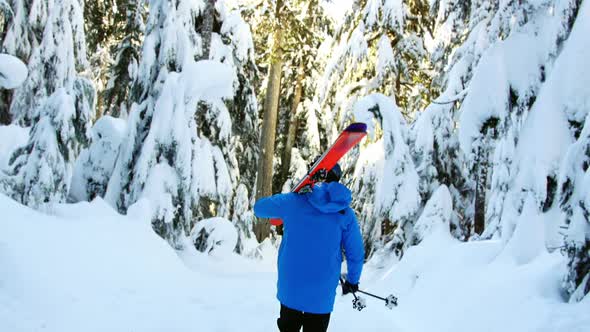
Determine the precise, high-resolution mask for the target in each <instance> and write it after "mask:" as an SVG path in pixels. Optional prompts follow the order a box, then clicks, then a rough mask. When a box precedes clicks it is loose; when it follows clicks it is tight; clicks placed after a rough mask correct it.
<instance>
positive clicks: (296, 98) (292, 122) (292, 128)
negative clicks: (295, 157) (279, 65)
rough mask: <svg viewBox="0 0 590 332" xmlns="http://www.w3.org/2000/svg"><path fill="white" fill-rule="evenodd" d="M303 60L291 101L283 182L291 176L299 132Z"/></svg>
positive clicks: (282, 172)
mask: <svg viewBox="0 0 590 332" xmlns="http://www.w3.org/2000/svg"><path fill="white" fill-rule="evenodd" d="M303 69H304V66H303V62H302V63H300V64H299V69H298V73H297V83H296V84H295V94H294V95H293V102H292V103H291V112H290V113H289V130H288V132H287V142H286V143H285V151H284V153H283V167H282V169H281V176H282V177H283V179H282V180H283V182H284V181H286V180H287V178H288V177H289V167H290V166H291V150H292V149H293V145H295V134H296V133H297V126H298V122H299V121H297V108H298V107H299V104H300V103H301V96H302V94H303V78H304V77H305V75H304V72H303Z"/></svg>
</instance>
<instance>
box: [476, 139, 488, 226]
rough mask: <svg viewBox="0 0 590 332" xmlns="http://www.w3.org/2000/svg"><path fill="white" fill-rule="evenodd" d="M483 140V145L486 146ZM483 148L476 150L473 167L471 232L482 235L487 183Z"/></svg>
mask: <svg viewBox="0 0 590 332" xmlns="http://www.w3.org/2000/svg"><path fill="white" fill-rule="evenodd" d="M487 143H488V142H487V140H484V143H483V144H482V145H484V144H487ZM487 152H488V151H487V149H486V148H485V147H484V146H479V147H478V149H477V157H476V160H475V162H476V165H475V206H474V211H473V212H474V213H473V231H474V232H475V233H477V234H478V235H481V234H483V231H484V229H485V223H486V187H487V182H488V153H487Z"/></svg>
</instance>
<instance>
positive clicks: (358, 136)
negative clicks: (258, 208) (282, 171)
mask: <svg viewBox="0 0 590 332" xmlns="http://www.w3.org/2000/svg"><path fill="white" fill-rule="evenodd" d="M366 135H367V125H366V124H364V123H353V124H351V125H349V126H348V127H346V129H344V131H342V133H340V135H339V136H338V138H337V139H336V141H334V143H333V144H332V146H331V147H330V148H329V149H328V150H327V151H326V152H324V154H322V155H321V156H320V157H319V158H318V160H316V162H315V163H314V164H313V165H312V166H311V169H310V170H309V171H308V172H307V174H306V175H305V176H304V177H303V179H301V181H299V183H297V185H296V186H295V187H294V188H293V189H292V190H291V192H298V191H299V190H301V189H302V188H305V187H306V186H313V185H314V183H315V182H317V179H318V175H320V176H319V177H320V178H321V176H325V173H327V171H329V170H331V169H332V167H334V166H335V165H336V164H337V163H338V161H339V160H340V158H342V157H343V156H344V155H345V154H346V153H347V152H348V151H350V150H351V149H352V148H353V147H355V146H356V145H357V144H358V143H359V142H360V141H361V140H362V139H363V137H365V136H366ZM270 223H271V224H272V225H275V226H278V225H281V224H283V221H282V220H281V219H271V220H270Z"/></svg>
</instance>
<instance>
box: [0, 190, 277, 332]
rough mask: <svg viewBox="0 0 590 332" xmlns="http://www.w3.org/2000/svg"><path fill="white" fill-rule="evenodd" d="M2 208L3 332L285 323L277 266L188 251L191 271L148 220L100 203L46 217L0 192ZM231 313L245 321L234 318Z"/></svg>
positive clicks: (263, 327)
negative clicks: (278, 301) (280, 309)
mask: <svg viewBox="0 0 590 332" xmlns="http://www.w3.org/2000/svg"><path fill="white" fill-rule="evenodd" d="M0 211H2V215H3V217H2V218H0V228H1V229H2V232H0V331H11V332H20V331H23V332H24V331H27V332H30V331H40V330H43V331H55V332H69V331H86V332H94V331H97V332H98V331H113V332H128V331H142V332H143V331H146V332H147V331H175V332H183V331H186V332H189V331H195V329H198V330H200V331H226V332H230V331H271V330H273V328H274V327H275V326H276V321H275V317H276V315H278V305H277V304H276V300H275V299H274V292H275V281H274V278H275V272H273V270H271V269H268V268H267V265H264V266H262V265H261V266H255V267H252V266H250V267H249V262H248V261H247V260H245V259H244V258H242V257H239V256H235V255H234V256H231V257H228V258H224V259H221V258H219V257H217V259H216V260H215V261H213V260H212V259H210V258H208V256H206V255H203V254H200V253H198V252H196V251H195V250H192V251H190V252H189V251H187V252H183V253H180V254H181V256H183V258H185V257H192V258H193V261H192V262H193V263H195V265H193V266H192V267H193V268H194V269H195V270H196V271H192V270H191V269H189V268H188V267H187V266H186V265H185V264H183V260H181V259H180V258H179V256H178V255H177V253H175V252H174V250H173V249H172V248H171V247H170V245H169V244H168V243H167V242H166V241H164V240H162V239H161V238H159V237H158V236H157V235H156V234H155V233H154V231H153V230H152V228H151V224H150V222H149V219H146V220H138V219H135V218H134V217H129V216H127V217H125V216H121V215H119V214H117V213H116V212H115V211H114V210H112V208H110V207H109V206H108V204H107V203H105V202H104V201H103V200H101V199H97V200H94V201H93V202H91V203H88V202H83V203H78V204H75V205H58V206H56V207H55V208H54V210H53V213H54V214H55V215H54V216H47V215H43V214H40V213H38V212H36V211H33V210H31V209H29V208H27V207H24V206H22V205H20V204H18V203H16V202H14V201H12V200H11V199H9V198H7V197H6V196H4V195H1V194H0ZM130 215H134V216H137V215H141V214H138V213H131V212H130ZM273 263H274V262H273ZM248 267H249V268H248ZM197 271H198V272H197ZM252 276H256V277H255V278H252ZM228 310H231V312H232V315H235V318H236V319H231V320H228V319H226V317H227V313H228Z"/></svg>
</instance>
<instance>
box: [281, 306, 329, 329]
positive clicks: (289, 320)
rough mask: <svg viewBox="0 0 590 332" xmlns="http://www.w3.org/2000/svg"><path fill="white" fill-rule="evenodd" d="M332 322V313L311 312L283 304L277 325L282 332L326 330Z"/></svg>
mask: <svg viewBox="0 0 590 332" xmlns="http://www.w3.org/2000/svg"><path fill="white" fill-rule="evenodd" d="M329 323H330V314H311V313H309V312H302V311H298V310H294V309H291V308H289V307H285V306H284V305H282V304H281V317H279V319H277V325H278V326H279V330H280V331H281V332H299V330H301V326H303V332H326V331H327V330H328V324H329Z"/></svg>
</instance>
